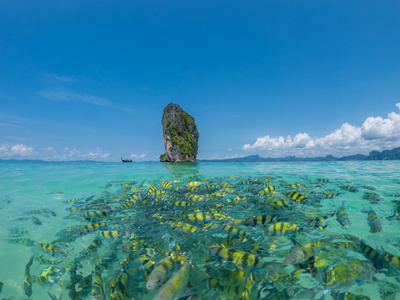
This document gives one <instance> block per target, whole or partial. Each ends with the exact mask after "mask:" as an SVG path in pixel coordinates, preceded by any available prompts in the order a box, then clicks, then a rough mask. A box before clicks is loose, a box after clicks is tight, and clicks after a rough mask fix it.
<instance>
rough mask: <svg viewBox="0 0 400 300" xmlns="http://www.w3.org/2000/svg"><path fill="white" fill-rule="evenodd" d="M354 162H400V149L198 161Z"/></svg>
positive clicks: (252, 156) (253, 156)
mask: <svg viewBox="0 0 400 300" xmlns="http://www.w3.org/2000/svg"><path fill="white" fill-rule="evenodd" d="M352 160H400V147H399V148H394V149H392V150H384V151H382V152H379V151H371V152H370V153H369V155H364V154H355V155H349V156H342V157H335V156H333V155H327V156H324V157H296V156H287V157H278V158H271V157H265V158H264V157H260V156H258V155H250V156H245V157H238V158H228V159H201V160H198V161H212V162H285V161H352Z"/></svg>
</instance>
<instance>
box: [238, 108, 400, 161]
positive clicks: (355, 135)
mask: <svg viewBox="0 0 400 300" xmlns="http://www.w3.org/2000/svg"><path fill="white" fill-rule="evenodd" d="M396 106H397V108H398V109H400V103H397V104H396ZM398 146H400V113H396V112H391V113H389V114H388V116H387V118H382V117H369V118H367V119H366V120H365V121H364V123H363V124H362V125H361V126H353V125H351V124H349V123H344V124H342V126H341V127H340V128H339V129H337V130H335V131H334V132H333V133H330V134H328V135H326V136H324V137H319V138H318V137H315V138H313V137H311V136H309V135H308V134H307V133H299V134H297V135H296V136H295V137H294V138H292V137H291V136H287V137H286V138H284V137H282V136H279V137H271V136H269V135H266V136H264V137H259V138H258V139H257V140H256V141H255V142H254V144H252V145H250V144H245V145H244V146H243V147H242V150H245V151H258V150H267V151H274V154H277V155H279V154H282V152H285V154H296V155H310V154H313V155H324V154H329V153H330V154H335V152H336V153H341V154H343V155H345V154H347V153H343V152H346V151H347V152H348V153H352V154H354V153H358V152H357V151H362V152H365V151H363V150H373V149H376V150H381V149H390V148H394V147H398ZM278 150H280V151H278ZM343 150H346V151H343ZM276 151H278V152H276ZM340 151H342V152H340Z"/></svg>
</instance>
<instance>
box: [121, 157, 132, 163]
mask: <svg viewBox="0 0 400 300" xmlns="http://www.w3.org/2000/svg"><path fill="white" fill-rule="evenodd" d="M121 160H122V162H132V159H123V158H122V157H121Z"/></svg>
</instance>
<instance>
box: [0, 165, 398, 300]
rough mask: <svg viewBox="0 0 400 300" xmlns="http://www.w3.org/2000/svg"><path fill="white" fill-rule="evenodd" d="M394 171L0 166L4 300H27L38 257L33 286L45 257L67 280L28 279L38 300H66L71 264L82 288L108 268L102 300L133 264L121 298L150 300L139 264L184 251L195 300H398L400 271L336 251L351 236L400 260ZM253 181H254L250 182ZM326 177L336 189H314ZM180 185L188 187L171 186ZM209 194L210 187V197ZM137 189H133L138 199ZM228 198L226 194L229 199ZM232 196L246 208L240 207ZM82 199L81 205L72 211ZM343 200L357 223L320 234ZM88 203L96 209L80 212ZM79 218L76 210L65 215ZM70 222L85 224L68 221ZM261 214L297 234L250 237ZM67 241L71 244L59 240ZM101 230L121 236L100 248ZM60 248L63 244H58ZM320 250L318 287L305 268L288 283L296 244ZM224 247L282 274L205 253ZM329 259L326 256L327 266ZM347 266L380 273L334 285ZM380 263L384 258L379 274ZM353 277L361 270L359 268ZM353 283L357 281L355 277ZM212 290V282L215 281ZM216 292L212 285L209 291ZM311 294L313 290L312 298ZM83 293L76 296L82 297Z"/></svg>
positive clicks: (260, 230)
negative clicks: (354, 298)
mask: <svg viewBox="0 0 400 300" xmlns="http://www.w3.org/2000/svg"><path fill="white" fill-rule="evenodd" d="M399 167H400V162H397V161H386V162H330V163H326V162H318V163H317V162H313V163H195V164H162V163H133V164H122V163H19V162H0V170H1V172H0V224H1V226H0V243H1V248H0V268H1V269H0V281H2V282H3V283H4V285H3V288H2V292H1V294H0V298H3V297H4V298H7V297H12V298H17V299H18V298H28V297H27V296H26V295H25V292H24V276H25V275H26V265H27V263H28V261H29V260H30V258H31V257H32V255H33V254H34V255H35V259H34V261H33V263H32V266H31V268H30V270H29V274H30V275H31V276H37V275H40V274H41V273H42V271H43V270H44V269H47V268H49V266H50V265H48V264H41V263H40V261H39V260H38V257H39V258H41V257H43V258H45V259H48V260H53V261H56V262H58V264H57V265H55V267H56V268H59V269H62V270H63V274H61V273H60V274H58V275H60V276H59V278H56V281H57V282H56V283H48V284H39V283H36V282H34V281H35V280H34V279H33V280H31V281H33V284H32V291H33V293H32V295H31V298H32V299H46V298H48V295H47V292H48V291H50V292H52V293H53V294H55V295H57V296H58V295H60V294H62V295H63V299H68V298H69V296H68V293H69V292H70V289H69V287H68V283H70V282H71V281H73V279H74V278H73V276H72V275H71V274H72V271H71V265H72V264H73V262H76V261H79V263H80V264H81V265H80V266H79V268H78V271H77V274H78V275H77V276H82V277H80V279H82V278H87V277H88V276H89V275H90V274H91V272H92V270H93V266H94V265H102V264H105V265H104V267H103V268H104V270H102V278H103V283H104V289H105V294H106V298H107V299H109V281H110V280H111V279H112V278H113V277H115V276H116V274H117V275H118V276H119V277H118V278H120V270H121V266H123V265H121V264H120V262H121V261H122V260H123V259H125V258H127V257H128V256H129V257H130V258H129V259H130V260H131V262H130V264H129V265H128V266H126V267H125V270H127V271H129V272H131V273H129V280H128V285H129V286H130V289H131V290H129V292H126V296H128V295H129V296H131V297H133V296H134V297H135V298H136V299H151V298H153V296H154V294H155V293H156V291H157V290H158V288H156V289H153V290H150V291H148V290H147V289H146V288H145V284H146V274H150V273H151V271H152V268H154V266H153V267H149V268H147V267H146V266H144V264H143V262H140V260H139V256H140V255H142V254H146V255H148V256H149V258H150V261H153V262H155V263H157V262H158V261H160V260H161V259H162V258H164V257H165V256H166V255H168V253H169V252H170V251H171V249H172V247H173V246H174V245H175V244H176V243H178V244H179V245H180V248H181V251H182V252H186V253H187V257H188V259H189V258H190V259H191V260H192V264H193V270H194V272H193V273H192V275H191V278H190V285H191V286H192V287H191V288H190V289H189V291H187V293H189V294H190V293H192V294H194V293H196V294H197V295H198V296H201V297H203V298H204V299H217V298H218V297H219V296H223V297H228V298H229V297H230V299H237V298H239V297H240V295H237V293H240V292H241V291H240V288H239V289H237V290H236V291H234V289H235V288H237V287H243V286H247V287H248V288H247V289H248V290H249V291H248V294H246V295H245V296H246V297H247V298H248V299H257V298H263V297H264V298H265V299H268V297H272V296H276V295H279V293H281V294H280V295H284V297H285V295H286V297H288V295H289V296H291V297H293V298H294V299H295V298H301V296H303V297H304V298H306V299H307V297H308V298H310V295H315V297H316V298H317V299H319V298H321V297H322V295H323V293H326V296H325V297H326V299H332V298H333V293H332V292H331V291H332V290H338V291H343V292H344V291H351V292H352V293H354V294H359V295H365V296H368V297H370V298H371V299H384V298H386V299H398V298H399V297H400V293H399V292H397V291H398V290H400V289H399V281H398V279H399V278H400V277H399V271H400V268H399V267H398V266H397V265H396V264H393V263H391V264H390V265H389V266H386V265H385V266H382V267H381V266H377V262H376V261H373V260H372V258H371V257H366V256H365V255H364V254H363V253H362V250H361V248H360V247H361V246H360V243H361V242H359V241H358V242H357V243H356V244H357V247H356V246H354V247H353V248H345V247H339V246H337V244H335V245H336V246H332V245H333V244H334V243H339V242H350V241H351V240H350V238H348V237H347V238H340V236H341V235H343V234H350V235H351V236H353V237H355V238H357V239H359V240H362V243H365V244H366V245H368V246H369V247H372V248H373V249H375V250H376V251H377V252H378V253H379V254H380V255H382V257H383V255H384V254H385V253H389V254H391V255H393V256H400V249H399V247H400V236H399V235H398V232H399V228H400V227H399V222H400V220H398V219H396V218H395V219H387V218H388V217H390V216H392V215H393V212H394V210H395V208H396V206H397V202H393V201H398V199H400V198H399V197H394V195H395V194H396V193H399V192H400V171H399V170H400V168H399ZM228 176H231V177H228ZM233 176H235V177H233ZM249 178H250V179H251V180H252V181H251V182H249V181H247V182H245V180H246V179H249ZM319 178H324V179H328V180H329V181H330V182H328V183H324V182H318V180H317V179H319ZM173 180H179V181H182V182H175V183H174V182H173ZM161 181H167V182H169V183H170V184H171V189H165V188H164V189H163V188H162V187H161ZM190 182H201V185H199V186H197V187H190V186H188V184H189V183H190ZM346 182H351V185H352V186H354V187H356V188H357V189H358V191H357V192H349V191H347V190H345V189H343V185H346ZM225 183H226V184H227V185H226V187H224V184H225ZM293 183H300V184H302V186H300V187H299V188H298V189H296V190H295V189H293V188H290V187H287V185H289V184H293ZM123 184H127V185H128V187H124V186H123ZM153 184H154V186H155V187H156V191H155V192H154V193H152V194H150V195H149V194H148V189H149V188H150V186H152V185H153ZM207 185H213V186H214V187H211V188H209V189H207V188H206V186H207ZM228 185H229V186H228ZM267 186H273V187H275V188H276V189H275V191H273V192H272V193H266V194H264V195H262V193H261V194H260V191H262V190H263V189H264V188H265V187H267ZM132 187H137V188H138V190H137V191H135V190H131V189H132ZM226 188H228V189H230V190H224V189H226ZM371 189H374V190H371ZM329 190H333V191H335V192H336V193H337V194H338V196H336V197H334V198H331V199H329V198H328V199H326V197H325V196H324V195H326V194H324V193H323V192H324V191H329ZM157 191H160V193H161V191H163V192H164V195H159V196H156V195H155V193H156V192H157ZM295 191H298V192H299V193H300V194H302V195H304V196H306V197H307V199H306V200H304V201H296V199H292V198H291V196H288V195H289V194H290V193H292V192H295ZM218 193H220V195H218ZM366 193H376V194H377V195H378V196H379V201H378V200H374V199H364V198H363V197H365V195H366ZM132 195H141V198H140V199H135V205H133V206H132V207H129V208H120V207H121V206H122V205H124V204H126V203H128V202H129V201H128V200H127V199H128V198H129V197H130V196H132ZM190 195H197V196H200V197H202V201H193V199H190V197H189V196H190ZM92 196H93V197H92ZM90 197H92V198H90ZM235 197H241V198H244V197H246V199H240V198H239V199H238V200H234V199H235ZM75 198H79V199H82V201H80V202H66V201H67V200H70V199H75ZM279 199H285V200H286V201H290V203H289V205H288V206H287V207H284V208H279V207H278V208H276V207H274V206H271V203H275V202H273V201H278V200H279ZM176 201H185V202H187V203H190V204H191V206H189V207H186V208H185V207H177V206H175V205H174V203H175V202H176ZM271 201H272V202H271ZM343 201H346V202H345V205H346V207H347V209H346V211H345V212H346V213H347V214H348V216H349V219H350V225H349V228H348V229H347V230H345V229H344V228H343V226H341V224H339V222H338V221H337V220H336V216H332V217H331V218H329V219H327V220H326V221H324V222H323V223H322V225H323V226H325V225H327V226H326V227H325V229H323V230H321V229H318V228H315V227H314V225H315V221H316V218H317V217H322V216H324V215H327V214H329V213H332V212H335V211H336V210H337V209H339V208H340V207H341V206H342V203H343ZM99 203H101V205H100V204H99ZM88 204H96V205H94V206H92V207H90V208H84V209H82V207H83V206H85V205H88ZM73 207H75V208H76V209H77V211H70V210H71V209H72V208H73ZM370 207H371V208H372V209H373V210H374V212H375V213H376V215H377V216H378V218H379V220H380V222H381V224H382V231H380V232H376V233H372V232H370V226H369V225H368V220H367V214H366V213H364V212H362V210H363V209H369V208H370ZM44 209H47V210H51V211H53V212H54V213H55V214H56V216H53V215H52V214H51V213H49V212H47V213H46V212H44V211H43V210H44ZM67 209H70V210H67ZM35 210H36V212H31V211H35ZM37 210H41V211H40V212H38V211H37ZM96 210H102V211H105V212H106V216H102V217H98V218H92V219H90V218H89V219H84V218H83V219H82V218H81V216H82V214H84V213H85V212H90V211H96ZM196 212H202V213H207V214H210V215H211V216H212V217H213V219H212V220H209V221H208V222H204V221H201V220H200V221H198V220H190V219H188V215H190V214H193V213H196ZM173 213H176V214H173ZM71 214H76V215H78V217H76V218H67V217H68V216H69V215H71ZM155 215H156V216H155ZM255 215H256V216H257V215H259V216H261V215H275V216H278V219H279V218H280V219H281V220H280V221H283V222H292V223H296V224H297V225H298V226H299V227H300V231H299V232H297V233H292V234H290V233H288V234H285V235H282V236H274V235H273V234H271V233H268V232H267V229H266V228H267V225H257V226H254V227H253V226H246V225H244V224H243V220H246V219H248V218H251V217H252V216H255ZM32 217H36V218H38V219H39V222H40V223H41V225H35V224H34V220H33V219H32ZM122 217H123V218H125V221H124V220H122V219H121V218H122ZM235 220H237V222H235ZM240 220H242V222H240ZM98 222H104V223H106V225H105V226H104V228H101V229H99V230H96V231H93V232H87V233H85V234H82V235H81V236H76V230H77V228H82V227H83V226H85V225H88V224H93V223H98ZM174 222H181V224H182V223H187V224H190V225H192V226H195V227H196V228H197V231H196V232H194V233H193V232H190V231H189V232H185V231H184V230H183V229H182V228H181V227H179V226H177V225H176V223H174ZM211 222H212V223H214V224H216V225H215V228H207V224H210V223H211ZM174 224H175V225H174ZM227 224H230V225H231V226H234V227H235V228H236V229H238V230H243V231H244V232H245V233H246V237H237V236H236V235H235V234H234V233H232V232H227V231H226V230H225V229H224V228H223V227H222V226H224V225H227ZM271 224H273V223H271ZM218 226H219V227H218ZM225 228H227V227H225ZM66 229H67V230H66ZM62 230H63V232H64V233H60V232H61V231H62ZM101 230H113V231H118V232H119V233H120V234H121V236H122V237H120V238H117V239H108V238H103V237H100V236H99V232H100V231H101ZM96 237H99V238H100V239H101V240H102V245H101V246H99V247H98V249H97V250H96V251H94V252H93V253H90V254H85V251H86V249H87V247H88V246H89V245H90V243H91V242H92V241H93V240H94V239H95V238H96ZM62 238H64V240H61V241H58V242H54V241H55V240H57V239H62ZM68 238H69V240H68ZM141 238H142V239H145V240H146V241H145V242H143V241H142V242H140V243H139V245H138V246H137V249H134V250H132V249H131V250H129V251H126V249H125V250H124V251H125V252H124V251H122V249H124V248H123V247H124V246H126V245H127V244H129V243H130V242H131V241H133V240H135V241H136V239H138V240H140V239H141ZM227 238H230V239H231V241H230V242H229V243H227V242H226V241H227ZM28 239H29V240H28ZM321 240H322V241H325V240H330V241H331V242H329V243H325V244H324V245H322V246H320V247H319V248H317V249H315V250H314V252H315V253H314V255H313V257H317V258H321V259H324V260H325V261H326V262H325V263H320V264H319V265H318V267H319V268H318V270H317V273H318V274H317V275H318V276H312V275H311V274H310V272H309V270H308V271H307V267H306V266H303V267H302V271H301V272H300V274H299V275H297V276H295V275H294V274H292V272H293V271H295V270H296V269H297V268H298V266H297V265H292V264H290V265H284V264H282V263H283V261H284V259H285V257H286V256H287V255H288V254H289V253H290V250H291V248H293V247H295V245H294V243H297V245H296V247H299V246H300V245H305V244H307V243H310V242H315V241H321ZM27 241H31V242H27ZM24 243H25V244H26V243H28V245H24ZM39 243H51V244H53V245H55V246H57V247H60V250H59V251H54V252H49V251H46V250H43V249H42V248H41V247H39V246H38V244H39ZM224 243H225V246H227V247H228V248H229V249H231V250H232V251H244V252H246V253H253V254H254V255H257V256H258V257H260V258H261V259H262V260H263V261H271V260H274V261H275V263H276V265H274V264H271V265H270V266H267V264H264V265H263V266H262V267H261V268H255V267H254V266H248V265H246V264H243V263H241V262H240V261H235V260H234V259H233V258H232V257H230V258H228V259H226V257H223V255H222V254H221V255H222V256H221V255H220V256H218V255H215V253H212V251H210V248H208V247H210V246H213V245H217V244H218V245H220V244H224ZM256 246H257V247H258V249H256V248H257V247H256ZM216 247H217V246H216ZM112 253H114V254H113V255H111V254H112ZM231 253H234V252H231ZM237 253H240V252H237ZM327 257H331V259H332V261H329V259H327ZM349 259H356V260H359V261H361V262H363V263H365V268H366V270H369V269H368V268H369V267H370V266H372V267H371V268H373V269H374V270H373V271H370V272H367V271H365V272H361V273H360V275H359V276H358V275H357V276H356V277H357V278H356V279H357V280H353V278H349V279H346V280H345V281H347V282H344V283H343V282H342V283H340V284H333V285H327V282H326V279H324V278H323V277H326V273H327V270H328V269H329V268H330V267H331V268H332V267H333V268H335V265H337V264H339V263H341V262H343V261H348V260H349ZM382 259H383V258H378V264H379V262H380V260H382ZM102 260H103V262H102ZM230 260H231V261H230ZM232 260H234V261H233V262H232ZM324 264H326V265H324ZM179 268H180V265H179V263H175V265H174V266H173V269H172V270H171V271H170V272H169V274H168V276H167V279H168V278H170V277H171V276H172V275H173V274H175V272H176V271H177V270H179ZM338 268H339V270H338V272H341V270H340V268H342V265H339V266H338ZM351 268H352V269H356V267H355V266H354V265H352V267H351ZM235 270H236V271H235ZM237 270H244V271H243V272H244V274H245V276H244V277H245V278H244V279H243V278H242V279H240V280H239V279H237V278H236V279H232V278H229V276H230V277H232V276H235V274H236V273H235V272H237ZM116 272H117V273H116ZM210 272H211V274H210ZM348 272H349V273H351V271H350V270H349V271H348ZM364 273H368V274H369V273H371V274H370V275H371V276H364V275H365V274H364ZM363 274H364V275H363ZM278 275H279V276H280V277H279V279H278V277H277V276H278ZM313 275H315V274H313ZM274 276H275V277H274ZM337 276H339V277H340V275H337ZM320 277H321V278H320ZM350 277H351V276H350ZM211 279H215V280H214V281H212V282H211ZM250 279H251V280H250ZM217 280H218V281H217ZM215 282H217V283H218V284H217V286H212V283H215ZM250 282H253V283H252V284H250ZM246 283H247V285H246ZM90 285H91V283H90ZM290 286H292V287H291V289H292V290H291V289H290V288H289V287H290ZM194 287H196V288H194ZM312 288H314V290H310V289H312ZM88 289H89V293H85V292H82V293H81V294H82V296H81V297H82V299H90V298H91V288H90V287H89V288H88ZM77 290H78V291H80V289H79V288H78V289H77ZM84 291H85V289H84ZM238 291H239V292H238ZM262 291H264V293H262ZM235 293H236V294H235ZM284 293H286V294H284ZM266 295H270V296H266ZM242 296H243V295H242ZM244 299H246V298H244Z"/></svg>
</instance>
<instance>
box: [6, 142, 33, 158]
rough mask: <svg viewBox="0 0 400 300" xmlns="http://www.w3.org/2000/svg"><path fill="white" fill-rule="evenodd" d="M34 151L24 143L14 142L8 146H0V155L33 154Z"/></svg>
mask: <svg viewBox="0 0 400 300" xmlns="http://www.w3.org/2000/svg"><path fill="white" fill-rule="evenodd" d="M35 154H36V152H35V150H34V149H33V148H32V147H28V146H26V145H24V144H16V145H14V146H11V147H10V146H9V145H8V144H5V145H3V146H1V147H0V156H33V155H35Z"/></svg>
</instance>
